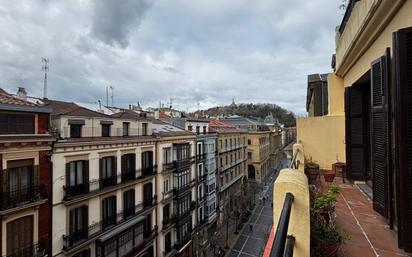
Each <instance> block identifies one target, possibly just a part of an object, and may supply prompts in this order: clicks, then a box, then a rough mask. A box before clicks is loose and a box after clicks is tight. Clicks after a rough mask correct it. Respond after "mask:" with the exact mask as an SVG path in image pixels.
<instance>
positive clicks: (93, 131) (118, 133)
mask: <svg viewBox="0 0 412 257" xmlns="http://www.w3.org/2000/svg"><path fill="white" fill-rule="evenodd" d="M144 132H145V131H144V130H143V129H142V128H139V129H137V128H129V130H128V131H127V132H126V131H123V128H113V127H112V128H110V131H109V134H108V135H107V136H106V135H105V136H103V134H102V128H101V126H98V127H89V126H87V127H86V126H85V125H83V126H82V128H81V133H80V137H81V138H89V137H102V138H110V137H133V136H144V135H147V133H146V134H145V133H144ZM59 133H60V136H61V137H62V138H73V137H71V135H70V126H65V127H63V130H61V131H59Z"/></svg>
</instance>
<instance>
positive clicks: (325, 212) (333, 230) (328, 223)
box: [310, 186, 348, 257]
mask: <svg viewBox="0 0 412 257" xmlns="http://www.w3.org/2000/svg"><path fill="white" fill-rule="evenodd" d="M339 192H340V189H339V187H337V186H332V187H330V188H329V189H328V192H327V193H326V194H322V193H320V191H319V190H316V189H312V191H311V207H310V223H311V256H319V257H321V256H325V254H328V253H331V252H333V253H337V250H338V248H339V246H340V244H342V243H343V242H344V241H345V239H347V238H348V237H347V236H346V234H345V232H344V231H343V230H341V229H340V228H339V227H338V226H337V224H336V221H335V220H334V217H335V210H336V201H337V200H336V195H337V194H338V193H339ZM327 256H333V255H327Z"/></svg>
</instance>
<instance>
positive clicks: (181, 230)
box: [177, 219, 192, 243]
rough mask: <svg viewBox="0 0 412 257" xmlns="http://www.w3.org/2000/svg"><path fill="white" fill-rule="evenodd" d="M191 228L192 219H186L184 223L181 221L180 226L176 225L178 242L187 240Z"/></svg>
mask: <svg viewBox="0 0 412 257" xmlns="http://www.w3.org/2000/svg"><path fill="white" fill-rule="evenodd" d="M191 230H192V220H191V219H189V220H188V221H186V222H185V223H183V224H182V225H181V226H179V227H178V230H177V237H178V242H179V243H185V242H186V241H187V240H189V237H190V232H191Z"/></svg>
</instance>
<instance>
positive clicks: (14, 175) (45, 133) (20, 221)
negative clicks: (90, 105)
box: [0, 88, 55, 257]
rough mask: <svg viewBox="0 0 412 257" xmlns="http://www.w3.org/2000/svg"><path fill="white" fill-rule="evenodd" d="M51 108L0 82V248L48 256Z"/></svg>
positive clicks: (6, 251) (8, 252)
mask: <svg viewBox="0 0 412 257" xmlns="http://www.w3.org/2000/svg"><path fill="white" fill-rule="evenodd" d="M50 113H51V109H50V108H46V107H43V106H39V105H37V104H33V103H31V102H29V101H27V100H26V93H25V90H24V89H23V88H19V97H13V96H11V95H10V94H8V93H7V92H5V91H4V90H2V89H1V88H0V170H1V184H0V193H1V198H0V220H1V227H2V232H1V233H0V252H1V255H2V256H22V257H26V256H27V257H29V256H38V257H42V256H51V239H52V238H53V234H52V230H51V228H52V227H51V220H52V213H51V211H52V205H51V196H52V188H51V187H52V166H51V163H50V159H49V158H50V151H51V146H52V143H53V141H54V140H55V139H54V137H53V136H51V135H50V127H49V119H50V117H49V116H50Z"/></svg>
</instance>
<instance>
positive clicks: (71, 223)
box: [69, 209, 76, 234]
mask: <svg viewBox="0 0 412 257" xmlns="http://www.w3.org/2000/svg"><path fill="white" fill-rule="evenodd" d="M74 211H75V209H72V210H70V214H69V216H70V222H69V226H70V227H69V229H70V234H72V233H73V232H75V229H76V224H75V223H76V222H75V219H74Z"/></svg>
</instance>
